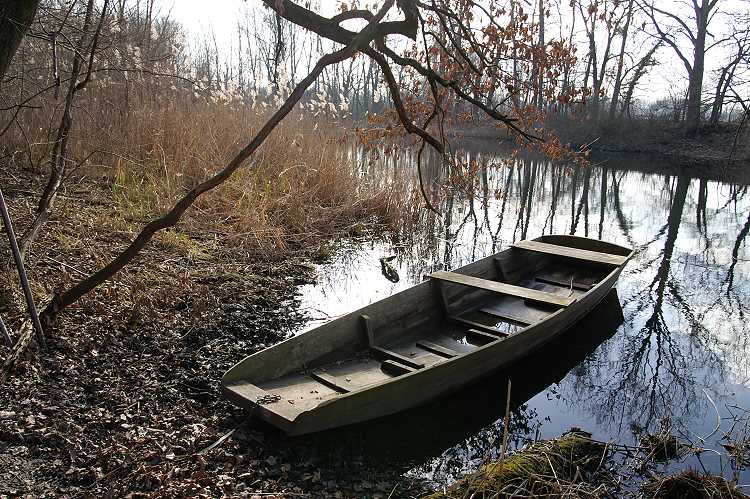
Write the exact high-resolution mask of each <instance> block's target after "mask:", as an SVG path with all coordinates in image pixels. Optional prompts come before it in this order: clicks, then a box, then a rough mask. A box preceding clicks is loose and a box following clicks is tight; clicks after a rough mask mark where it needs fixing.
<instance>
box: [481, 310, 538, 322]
mask: <svg viewBox="0 0 750 499" xmlns="http://www.w3.org/2000/svg"><path fill="white" fill-rule="evenodd" d="M479 311H480V312H482V313H484V314H488V315H492V316H494V317H497V318H498V319H501V320H504V321H506V322H511V323H513V324H518V325H519V326H522V327H524V326H528V325H530V324H533V323H534V322H531V321H529V320H528V319H521V318H519V317H518V316H514V315H511V314H506V313H503V312H500V311H498V310H497V309H495V308H489V307H485V308H482V309H480V310H479Z"/></svg>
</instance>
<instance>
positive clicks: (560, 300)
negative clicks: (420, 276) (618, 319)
mask: <svg viewBox="0 0 750 499" xmlns="http://www.w3.org/2000/svg"><path fill="white" fill-rule="evenodd" d="M430 277H431V278H433V279H436V280H439V281H445V282H450V283H453V284H460V285H462V286H470V287H472V288H478V289H484V290H486V291H492V292H494V293H500V294H503V295H510V296H517V297H519V298H524V299H527V300H532V301H537V302H541V303H549V304H550V305H557V306H559V307H567V306H568V305H570V304H571V303H573V302H574V301H575V299H574V298H567V297H564V296H558V295H554V294H552V293H546V292H544V291H537V290H535V289H529V288H524V287H522V286H513V285H512V284H505V283H503V282H496V281H488V280H487V279H479V278H477V277H472V276H468V275H463V274H456V273H454V272H445V271H443V270H440V271H437V272H434V273H432V274H430Z"/></svg>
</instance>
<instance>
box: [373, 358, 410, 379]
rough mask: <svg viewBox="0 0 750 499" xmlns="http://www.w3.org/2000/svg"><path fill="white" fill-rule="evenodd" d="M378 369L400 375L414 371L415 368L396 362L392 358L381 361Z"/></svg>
mask: <svg viewBox="0 0 750 499" xmlns="http://www.w3.org/2000/svg"><path fill="white" fill-rule="evenodd" d="M380 369H382V370H383V372H384V373H386V374H390V375H392V376H401V375H402V374H409V373H413V372H415V371H416V369H414V368H411V367H409V366H405V365H403V364H399V363H398V362H394V361H392V360H385V361H383V363H382V364H381V365H380Z"/></svg>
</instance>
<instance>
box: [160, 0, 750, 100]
mask: <svg viewBox="0 0 750 499" xmlns="http://www.w3.org/2000/svg"><path fill="white" fill-rule="evenodd" d="M157 1H158V2H159V3H160V4H161V7H160V8H161V10H162V13H167V12H169V13H171V17H172V18H173V19H175V20H177V21H179V22H180V23H181V24H183V25H184V26H185V27H186V28H187V30H188V32H189V34H190V36H200V35H201V34H204V33H206V32H208V31H213V33H214V34H215V36H216V39H217V41H218V42H219V45H220V46H221V45H224V46H227V47H230V46H231V45H232V44H233V43H234V36H235V35H234V33H235V30H236V25H237V19H238V17H239V16H241V15H242V12H243V10H244V9H246V8H247V6H248V5H253V4H256V5H259V4H261V2H260V0H213V1H211V2H209V3H210V5H211V7H210V8H208V9H207V8H206V3H207V2H206V1H205V0H157ZM656 1H657V6H659V7H662V8H665V9H668V8H669V7H670V6H672V8H674V6H675V5H679V2H676V1H675V0H656ZM318 2H319V5H320V7H319V8H318V9H315V10H316V11H317V12H320V13H322V14H324V15H331V14H332V13H333V11H335V9H336V6H337V5H338V4H339V0H318ZM561 3H562V5H563V7H562V8H563V10H564V9H567V8H568V7H567V4H568V2H567V1H562V2H561ZM682 5H683V7H682V8H683V9H684V8H685V7H684V5H686V2H683V3H682ZM720 6H721V8H722V9H723V10H725V11H730V12H750V0H720ZM553 15H556V13H555V14H553ZM688 16H689V14H688V13H686V15H685V20H686V21H687V20H688V19H687V18H688ZM725 19H731V16H723V18H722V17H720V18H717V20H718V21H720V22H722V23H723V22H725ZM579 28H580V29H582V22H581V20H580V18H579V19H578V21H577V25H576V30H578V29H579ZM720 29H721V26H719V25H718V23H717V25H716V26H714V29H711V30H710V31H712V32H719V31H720ZM548 32H550V34H553V33H557V32H559V27H549V28H548ZM631 33H632V28H631ZM582 36H583V35H582ZM615 45H616V46H615V47H614V50H618V49H619V40H618V39H615ZM584 50H585V46H581V47H580V48H579V51H584ZM684 53H685V54H687V55H688V57H689V58H691V55H692V52H691V51H690V50H689V49H687V50H685V52H684ZM582 55H583V54H582V53H581V56H582ZM727 56H728V54H727V53H725V52H723V51H722V50H721V49H718V48H717V49H713V50H712V51H710V52H709V53H708V55H707V57H706V73H705V77H704V84H705V85H707V87H708V89H710V88H711V86H712V85H711V83H712V81H713V76H712V74H711V71H712V70H714V69H715V68H716V67H717V65H718V64H720V63H722V62H723V61H724V60H725V59H726V58H727ZM657 59H658V61H659V63H660V64H659V66H657V67H656V68H655V69H654V70H652V71H651V72H650V73H649V74H647V75H646V77H644V78H643V80H642V83H641V84H639V91H638V93H637V94H636V97H639V98H642V99H650V100H653V99H655V98H658V97H666V96H668V95H669V94H670V93H674V92H675V89H676V88H681V87H687V79H686V72H685V69H684V66H683V65H682V62H680V60H679V59H678V58H677V56H676V55H675V53H674V52H673V51H672V50H671V49H670V48H667V47H665V48H662V49H661V50H660V51H659V52H657ZM613 64H614V62H611V63H610V65H613ZM626 65H627V63H626Z"/></svg>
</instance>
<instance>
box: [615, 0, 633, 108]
mask: <svg viewBox="0 0 750 499" xmlns="http://www.w3.org/2000/svg"><path fill="white" fill-rule="evenodd" d="M625 13H626V14H625V24H624V25H623V26H622V29H621V34H620V39H621V40H620V54H619V55H618V56H617V74H616V75H615V84H614V88H613V89H612V99H611V100H610V103H609V120H610V121H612V120H613V119H614V117H615V113H616V112H617V103H618V101H619V99H620V88H621V86H622V79H623V75H622V69H623V65H624V62H625V45H626V44H627V42H628V30H629V29H630V23H631V21H632V20H633V0H628V6H627V8H626V9H625Z"/></svg>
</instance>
